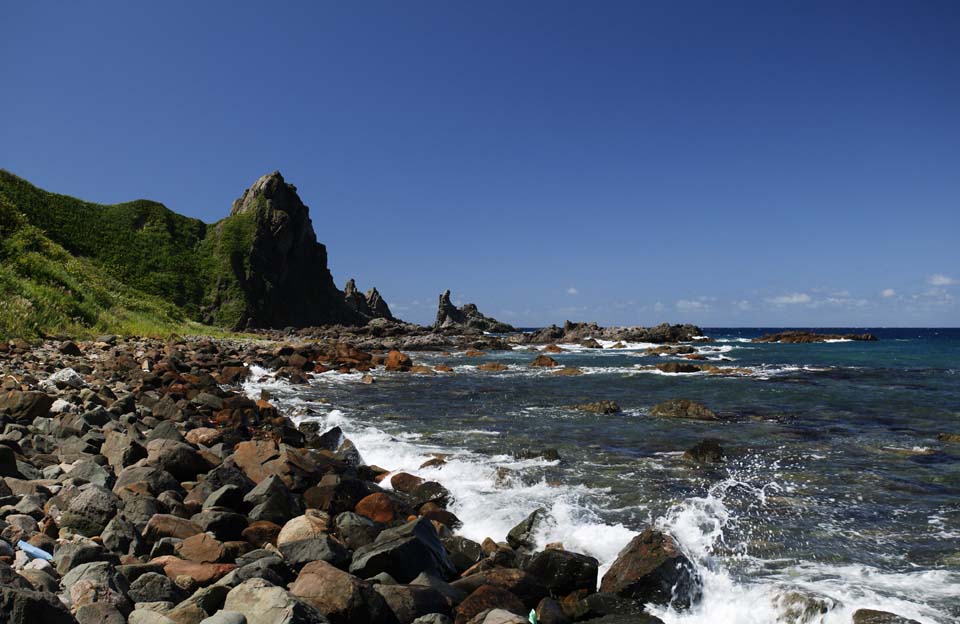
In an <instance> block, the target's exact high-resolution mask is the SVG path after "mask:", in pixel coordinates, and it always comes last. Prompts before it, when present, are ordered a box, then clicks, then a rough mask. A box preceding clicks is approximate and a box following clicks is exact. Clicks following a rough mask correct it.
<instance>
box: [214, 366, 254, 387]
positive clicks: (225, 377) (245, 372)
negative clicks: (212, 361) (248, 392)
mask: <svg viewBox="0 0 960 624" xmlns="http://www.w3.org/2000/svg"><path fill="white" fill-rule="evenodd" d="M249 376H250V369H249V368H247V367H246V366H224V367H223V368H221V369H220V383H222V384H227V385H231V386H232V385H233V384H236V383H240V382H241V381H243V380H244V379H246V378H247V377H249Z"/></svg>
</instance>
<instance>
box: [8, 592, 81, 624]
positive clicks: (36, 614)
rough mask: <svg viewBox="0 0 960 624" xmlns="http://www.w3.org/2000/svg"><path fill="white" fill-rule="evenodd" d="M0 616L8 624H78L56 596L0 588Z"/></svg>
mask: <svg viewBox="0 0 960 624" xmlns="http://www.w3.org/2000/svg"><path fill="white" fill-rule="evenodd" d="M0 614H2V616H3V618H4V619H3V621H4V622H5V623H8V624H36V623H37V622H42V623H43V624H76V620H74V618H73V616H72V615H70V612H69V611H68V610H67V608H66V607H65V606H63V603H61V602H60V601H59V600H58V599H57V596H56V595H55V594H48V593H41V592H35V591H31V590H28V589H18V588H16V587H9V586H0Z"/></svg>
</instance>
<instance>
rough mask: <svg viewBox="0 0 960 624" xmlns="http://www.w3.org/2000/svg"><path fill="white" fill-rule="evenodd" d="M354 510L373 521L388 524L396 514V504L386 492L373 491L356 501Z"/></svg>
mask: <svg viewBox="0 0 960 624" xmlns="http://www.w3.org/2000/svg"><path fill="white" fill-rule="evenodd" d="M354 511H355V512H356V513H358V514H360V515H361V516H363V517H365V518H369V519H370V520H373V521H374V522H381V523H383V524H388V523H390V522H393V521H394V519H396V518H397V516H398V511H399V510H398V505H397V504H396V503H395V502H394V500H393V499H392V498H391V497H390V496H389V495H388V494H387V493H386V492H375V493H373V494H370V495H369V496H365V497H364V498H362V499H360V501H359V502H357V506H356V507H355V508H354Z"/></svg>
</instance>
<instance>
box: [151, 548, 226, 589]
mask: <svg viewBox="0 0 960 624" xmlns="http://www.w3.org/2000/svg"><path fill="white" fill-rule="evenodd" d="M150 563H152V564H156V565H160V566H162V567H163V573H164V574H166V575H167V578H169V579H172V580H174V581H175V580H177V577H179V576H189V577H190V578H192V579H193V580H194V581H195V582H196V583H197V585H200V586H204V585H209V584H210V583H215V582H216V581H218V580H220V579H221V578H223V577H224V576H225V575H227V574H229V573H230V572H232V571H233V570H234V569H236V567H237V566H236V565H235V564H232V563H198V562H196V561H187V560H186V559H181V558H179V557H174V556H173V555H164V556H163V557H157V558H155V559H152V560H151V561H150Z"/></svg>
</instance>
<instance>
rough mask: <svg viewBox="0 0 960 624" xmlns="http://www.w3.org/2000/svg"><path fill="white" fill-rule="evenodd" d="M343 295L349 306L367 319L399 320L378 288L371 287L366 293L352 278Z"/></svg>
mask: <svg viewBox="0 0 960 624" xmlns="http://www.w3.org/2000/svg"><path fill="white" fill-rule="evenodd" d="M343 297H344V301H345V302H346V304H347V307H348V308H350V309H351V310H354V311H356V312H357V313H358V314H360V315H361V316H362V317H364V318H365V319H375V318H379V319H385V320H388V321H395V320H397V319H396V318H394V316H393V314H392V313H391V312H390V306H388V305H387V302H386V301H385V300H384V299H383V297H382V296H381V295H380V292H379V291H378V290H377V289H376V288H371V289H370V290H368V291H367V294H365V295H364V294H362V293H361V292H360V291H359V290H358V289H357V283H356V282H355V281H354V280H353V279H350V280H348V281H347V283H346V285H345V286H344V288H343Z"/></svg>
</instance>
